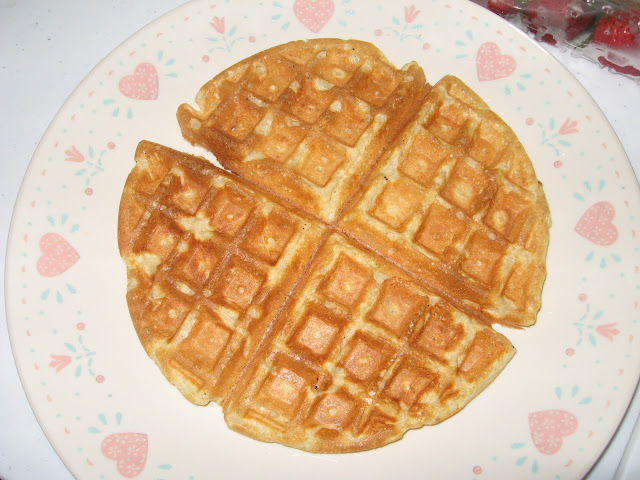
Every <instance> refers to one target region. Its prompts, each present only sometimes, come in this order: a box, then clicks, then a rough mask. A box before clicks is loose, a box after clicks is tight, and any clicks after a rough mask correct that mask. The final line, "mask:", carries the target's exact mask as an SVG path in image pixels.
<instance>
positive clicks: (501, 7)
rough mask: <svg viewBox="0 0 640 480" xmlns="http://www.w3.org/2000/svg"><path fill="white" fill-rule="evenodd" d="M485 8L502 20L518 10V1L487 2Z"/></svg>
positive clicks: (493, 0) (495, 0) (494, 0)
mask: <svg viewBox="0 0 640 480" xmlns="http://www.w3.org/2000/svg"><path fill="white" fill-rule="evenodd" d="M487 8H488V9H489V10H491V11H492V12H493V13H495V14H496V15H500V16H501V17H503V18H504V17H506V16H508V15H513V14H515V13H518V10H519V6H518V0H488V2H487Z"/></svg>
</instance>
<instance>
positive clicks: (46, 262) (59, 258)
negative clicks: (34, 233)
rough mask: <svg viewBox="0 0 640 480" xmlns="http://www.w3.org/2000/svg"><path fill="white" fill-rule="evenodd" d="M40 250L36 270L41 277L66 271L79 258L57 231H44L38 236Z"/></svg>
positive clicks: (55, 275) (54, 275) (53, 275)
mask: <svg viewBox="0 0 640 480" xmlns="http://www.w3.org/2000/svg"><path fill="white" fill-rule="evenodd" d="M40 251H41V252H42V256H41V257H40V258H38V261H37V263H36V270H37V271H38V273H39V274H40V275H42V276H43V277H57V276H58V275H60V274H62V273H64V272H66V271H67V270H68V269H69V268H70V267H71V266H72V265H73V264H74V263H76V262H77V261H78V260H79V259H80V255H79V254H78V252H77V251H76V249H75V248H73V247H72V246H71V244H70V243H69V242H67V241H66V240H65V239H64V238H62V237H61V236H60V235H58V234H57V233H53V232H49V233H45V234H44V235H43V236H42V237H41V238H40Z"/></svg>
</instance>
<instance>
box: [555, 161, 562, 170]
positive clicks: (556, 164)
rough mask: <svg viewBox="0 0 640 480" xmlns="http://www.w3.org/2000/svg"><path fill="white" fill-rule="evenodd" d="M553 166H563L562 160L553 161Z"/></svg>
mask: <svg viewBox="0 0 640 480" xmlns="http://www.w3.org/2000/svg"><path fill="white" fill-rule="evenodd" d="M553 166H554V167H556V168H560V167H561V166H562V162H561V161H560V160H556V161H555V162H553Z"/></svg>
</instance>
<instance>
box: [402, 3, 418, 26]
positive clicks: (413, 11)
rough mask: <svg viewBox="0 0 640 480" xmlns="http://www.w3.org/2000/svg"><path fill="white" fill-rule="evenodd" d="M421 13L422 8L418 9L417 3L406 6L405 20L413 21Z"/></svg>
mask: <svg viewBox="0 0 640 480" xmlns="http://www.w3.org/2000/svg"><path fill="white" fill-rule="evenodd" d="M419 14H420V10H418V9H417V8H416V6H415V5H411V6H410V7H406V6H405V7H404V21H405V22H407V23H411V22H413V21H414V20H415V19H416V17H417V16H418V15H419Z"/></svg>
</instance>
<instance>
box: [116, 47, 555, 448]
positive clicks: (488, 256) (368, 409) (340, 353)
mask: <svg viewBox="0 0 640 480" xmlns="http://www.w3.org/2000/svg"><path fill="white" fill-rule="evenodd" d="M327 92H331V96H330V97H328V98H327V97H323V96H322V95H324V94H326V93H327ZM197 103H198V106H199V110H195V109H193V108H191V107H188V106H185V105H183V106H181V107H180V108H179V110H178V120H179V122H180V126H181V128H182V131H183V134H184V135H185V138H187V139H188V140H190V141H192V142H193V143H197V144H200V145H202V146H204V147H206V148H208V149H210V150H211V151H212V152H213V153H214V154H215V155H216V157H217V159H218V160H219V161H220V163H221V164H222V165H223V166H225V167H227V168H229V169H230V170H231V171H232V172H234V173H229V172H227V171H224V170H221V169H219V168H217V167H215V166H214V165H212V164H211V163H209V162H208V161H206V160H204V159H201V158H197V157H192V156H189V155H186V154H184V153H180V152H177V151H174V150H171V149H169V148H167V147H163V146H160V145H156V144H153V143H151V142H144V141H143V142H141V143H140V145H139V146H138V149H137V151H136V166H135V168H134V169H133V171H132V172H131V174H130V175H129V177H128V179H127V182H126V184H125V187H124V191H123V195H122V200H121V205H120V216H119V228H118V240H119V247H120V251H121V254H122V257H123V259H124V260H125V263H126V264H127V272H128V280H129V283H128V293H127V301H128V305H129V310H130V313H131V316H132V319H133V323H134V325H135V328H136V331H137V333H138V336H139V337H140V340H141V342H142V344H143V345H144V347H145V349H146V350H147V352H148V353H149V355H150V356H151V358H153V359H154V361H155V362H156V363H157V364H158V366H159V367H160V368H161V370H162V372H163V373H164V375H165V376H166V377H167V378H168V379H169V380H170V381H171V382H172V383H174V384H175V385H176V386H177V387H178V388H179V390H180V391H181V392H182V393H183V394H184V395H185V397H187V398H188V399H189V400H190V401H192V402H194V403H197V404H206V403H208V402H210V401H212V400H213V401H215V402H217V403H220V404H222V406H223V411H224V415H225V420H226V422H227V424H228V425H229V426H230V427H231V428H233V429H234V430H237V431H239V432H242V433H244V434H246V435H249V436H251V437H253V438H257V439H260V440H263V441H275V442H279V443H282V444H285V445H289V446H292V447H295V448H300V449H302V450H307V451H311V452H351V451H360V450H364V449H369V448H374V447H378V446H381V445H385V444H387V443H389V442H391V441H394V440H397V439H398V438H400V437H402V435H403V434H404V433H405V432H406V431H407V430H408V429H411V428H417V427H420V426H423V425H430V424H434V423H438V422H440V421H442V420H444V419H446V418H448V417H449V416H451V415H453V414H454V413H455V412H457V411H458V410H460V408H462V407H463V406H464V405H466V404H467V403H468V402H469V401H470V400H471V399H472V398H474V397H475V396H476V395H477V394H478V393H479V392H480V391H481V390H482V389H483V388H485V387H486V386H487V385H488V384H489V383H490V382H491V381H492V380H493V379H494V378H495V377H496V376H497V375H498V373H499V372H500V371H501V370H502V368H503V367H504V365H505V364H506V363H507V362H508V361H509V359H510V358H511V357H512V355H513V354H514V351H515V350H514V348H513V346H512V345H511V343H510V342H509V340H507V339H506V338H505V337H504V336H503V335H501V334H499V333H498V332H496V331H495V330H494V329H493V328H492V327H491V326H490V323H491V322H500V323H505V324H510V325H515V326H526V325H531V324H533V323H534V322H535V318H536V314H537V311H538V310H539V308H540V294H541V289H542V284H543V281H544V277H545V255H546V247H547V243H548V228H549V211H548V207H547V204H546V200H545V198H544V193H543V191H542V188H541V186H540V184H539V182H538V181H537V179H536V177H535V172H534V170H533V167H532V165H531V162H530V160H529V158H528V157H527V155H526V153H525V151H524V149H523V147H522V145H521V144H520V142H519V141H518V139H517V138H516V136H515V134H514V133H513V132H512V131H511V129H510V128H509V127H508V126H507V125H505V124H504V122H503V121H502V120H501V119H500V118H499V117H498V116H497V115H495V114H494V113H493V112H491V111H490V109H489V107H488V106H487V105H486V104H485V103H484V102H483V101H482V100H481V99H480V98H479V97H478V96H477V95H476V94H475V93H474V92H473V91H471V90H470V89H469V87H467V86H466V85H465V84H464V83H462V82H461V81H460V80H459V79H457V78H455V77H451V76H447V77H445V78H443V79H442V80H440V81H439V82H438V83H436V84H435V85H434V86H433V88H432V87H431V86H429V85H428V84H426V81H425V79H424V75H423V73H422V70H421V69H420V67H418V66H417V65H416V64H415V63H412V64H410V65H409V66H407V67H404V68H403V69H400V70H398V69H395V67H393V66H392V65H391V64H390V63H389V62H388V61H387V60H386V59H385V58H384V56H383V55H382V53H380V52H379V50H377V49H376V48H375V47H374V46H373V45H370V44H367V43H364V42H359V41H351V40H347V41H344V40H336V39H321V40H312V41H308V42H302V41H300V42H292V43H289V44H285V45H282V46H279V47H274V48H272V49H270V50H267V51H265V52H261V53H259V54H257V55H254V56H253V57H250V58H248V59H246V60H244V61H242V62H240V63H238V64H236V65H235V66H233V67H231V68H229V69H228V70H226V71H224V72H222V73H221V74H219V75H217V76H216V77H214V78H213V79H212V80H211V81H210V82H208V83H207V84H206V85H205V86H203V88H202V89H201V90H200V92H199V94H198V96H197ZM365 114H367V115H368V116H366V120H367V121H365V117H364V116H363V115H365ZM358 115H360V120H359V121H358ZM338 126H340V127H339V128H338ZM345 129H349V132H346V131H345ZM236 174H237V175H238V176H236Z"/></svg>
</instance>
